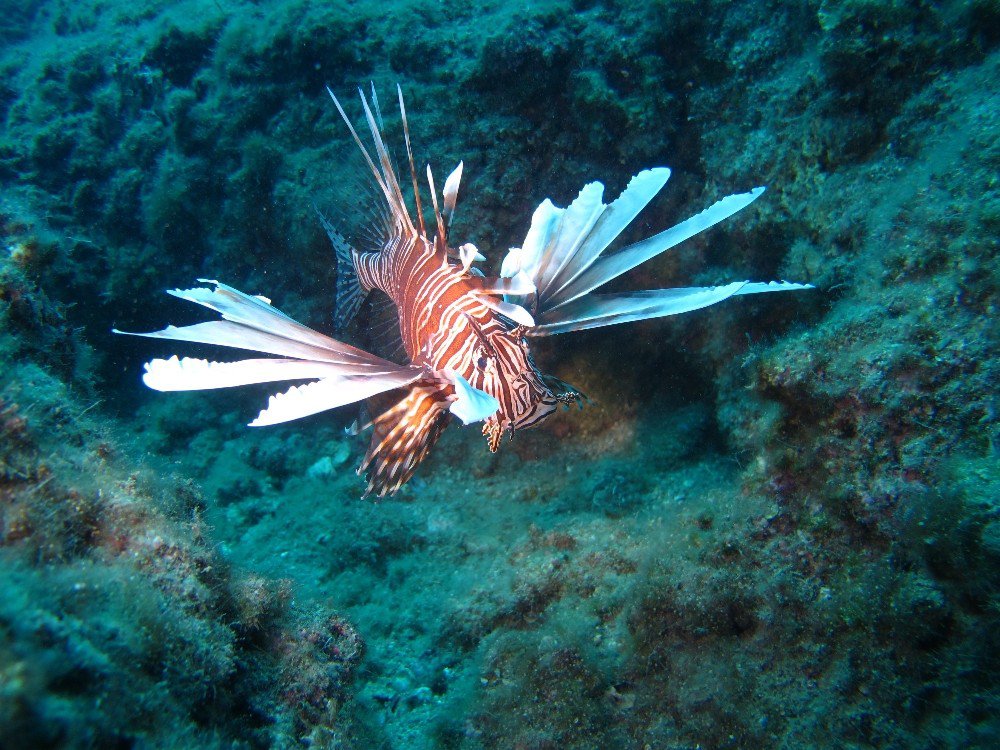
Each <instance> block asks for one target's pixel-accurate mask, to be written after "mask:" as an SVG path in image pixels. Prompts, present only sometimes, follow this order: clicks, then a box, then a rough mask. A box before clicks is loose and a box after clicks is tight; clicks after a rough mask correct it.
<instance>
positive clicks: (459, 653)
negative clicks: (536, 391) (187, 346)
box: [0, 0, 1000, 750]
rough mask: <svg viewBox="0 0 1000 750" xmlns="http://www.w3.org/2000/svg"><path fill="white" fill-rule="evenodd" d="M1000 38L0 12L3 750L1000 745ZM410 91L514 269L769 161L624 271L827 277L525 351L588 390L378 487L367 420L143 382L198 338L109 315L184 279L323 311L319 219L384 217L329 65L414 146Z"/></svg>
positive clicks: (632, 285)
mask: <svg viewBox="0 0 1000 750" xmlns="http://www.w3.org/2000/svg"><path fill="white" fill-rule="evenodd" d="M998 42H1000V7H998V6H997V4H996V3H994V2H991V1H989V0H974V1H968V2H940V3H925V2H892V1H890V0H878V1H876V0H845V1H843V2H814V1H813V0H809V1H807V2H801V3H782V2H749V1H747V2H743V1H739V2H721V1H719V2H716V1H712V2H703V3H694V2H677V1H675V2H556V1H554V0H553V1H551V2H531V3H528V2H524V3H499V2H497V3H488V2H484V3H473V4H466V5H463V6H461V7H452V6H451V5H450V4H441V3H431V2H418V1H416V0H414V1H413V2H394V3H371V2H367V1H361V2H334V3H329V2H307V1H306V0H301V1H300V2H271V3H268V2H242V1H241V0H204V1H203V0H189V1H187V2H157V1H154V0H148V1H143V0H140V1H139V2H130V3H118V2H100V3H99V2H93V3H86V2H81V3H76V4H73V3H67V2H60V1H58V0H35V1H33V2H27V1H22V2H13V1H12V0H0V45H2V46H0V71H2V76H0V116H2V118H3V128H2V131H0V181H2V190H0V233H2V235H3V236H2V240H3V247H2V252H0V572H2V576H0V747H3V748H62V747H68V748H85V747H86V748H105V747H113V748H123V747H135V748H163V747H176V748H201V747H207V748H216V747H217V748H223V747H225V748H232V747H238V748H272V747H273V748H293V747H329V748H385V749H389V748H392V749H393V750H407V749H409V748H414V749H420V748H462V749H463V750H464V749H471V750H478V749H480V748H524V749H531V750H542V749H546V750H547V749H549V748H595V749H596V748H639V749H642V748H647V747H648V748H652V749H656V750H659V749H660V748H663V749H668V748H669V749H671V750H680V749H682V748H696V747H700V748H771V747H774V748H803V747H836V748H868V747H887V748H989V747H995V746H997V745H998V744H1000V724H998V720H997V718H996V717H997V715H998V708H1000V705H998V704H1000V695H998V691H997V688H996V685H997V676H996V675H997V667H998V664H997V658H998V656H997V655H998V654H1000V642H998V637H1000V635H998V634H1000V630H998V626H997V623H998V613H1000V604H998V591H1000V588H998V584H1000V580H998V569H1000V510H998V502H997V500H996V498H997V496H998V490H1000V472H998V447H997V445H998V442H997V441H998V427H997V410H998V404H997V395H996V385H995V384H996V382H998V380H1000V378H998V373H997V369H998V365H997V356H996V355H997V333H996V325H995V323H994V322H993V321H994V319H995V316H996V313H997V301H998V300H997V290H998V283H997V282H998V266H1000V264H998V260H997V258H998V253H997V243H998V240H997V237H998V229H1000V192H998V191H1000V183H998V178H997V175H998V173H1000V146H998V144H1000V138H998V134H1000V114H998V113H1000V95H998V91H997V81H998V80H1000V75H998V72H1000V70H998V68H1000V50H998ZM397 83H399V84H400V85H401V86H402V88H403V91H404V93H405V95H406V103H407V112H408V115H409V124H410V128H411V135H412V138H413V143H414V149H415V151H416V156H417V161H418V164H420V165H422V164H424V163H430V164H431V165H432V166H433V167H434V171H435V176H436V178H437V180H438V183H439V185H440V184H441V183H442V182H443V180H444V178H445V177H446V176H447V174H448V173H449V172H450V171H451V169H452V168H453V167H454V165H455V164H456V163H458V162H459V161H460V160H462V161H464V177H463V185H462V191H461V194H460V198H459V205H458V212H457V214H456V217H455V221H454V225H453V227H452V237H453V238H454V239H455V240H457V243H460V242H465V241H469V242H474V243H475V244H476V246H477V247H478V248H480V250H481V251H482V252H483V253H484V255H486V257H487V262H486V264H485V266H486V267H487V268H492V269H493V270H494V271H495V270H497V268H498V266H499V263H500V260H501V259H502V258H503V256H504V255H505V254H506V252H507V250H508V248H510V247H512V246H515V245H516V244H517V243H520V242H521V240H522V239H523V238H524V236H525V232H526V230H527V228H528V225H529V223H530V220H531V216H532V212H533V211H534V209H535V207H536V206H537V205H538V204H539V203H540V202H541V201H542V200H544V199H545V198H546V197H548V198H551V199H552V201H553V202H555V203H556V204H557V205H560V206H565V205H567V204H568V203H569V202H570V201H572V200H573V198H574V197H575V196H576V195H577V193H578V191H579V190H580V188H581V187H582V186H583V185H584V184H585V183H587V182H590V181H593V180H601V181H602V182H603V183H604V184H605V185H606V186H607V192H608V197H609V198H610V197H613V196H615V195H617V194H618V192H619V191H620V190H621V189H622V188H623V187H624V186H625V185H626V184H627V182H628V180H629V178H630V177H631V176H632V175H634V174H636V173H638V172H639V171H640V170H642V169H645V168H649V167H654V166H664V165H669V166H670V167H671V168H672V169H673V176H672V177H671V180H670V182H669V184H668V185H667V187H666V189H665V190H664V191H663V194H662V195H661V196H659V197H658V198H656V200H655V201H654V202H653V203H651V204H650V205H649V207H648V208H647V209H646V210H645V211H644V212H643V213H642V214H641V215H640V217H639V219H638V221H637V222H636V223H635V226H634V227H633V228H632V229H630V230H629V232H628V233H627V236H626V237H623V241H633V240H636V239H639V238H641V237H646V236H649V235H650V234H652V233H655V232H657V231H660V230H661V229H663V228H665V227H669V226H671V225H672V224H674V223H676V222H677V221H679V220H681V219H684V218H687V217H688V216H691V215H693V214H695V213H697V212H698V211H700V210H702V209H703V208H704V207H706V206H708V205H710V204H711V203H713V202H714V201H715V200H717V199H719V198H721V197H723V196H726V195H730V194H733V193H738V192H742V191H746V190H749V189H750V188H752V187H754V186H757V185H766V186H767V188H768V189H767V192H766V193H765V194H764V195H763V196H762V197H761V198H760V199H758V200H757V201H756V202H755V203H754V204H753V205H752V206H750V207H748V208H747V209H744V210H743V211H742V212H740V213H739V214H738V215H736V216H734V217H733V218H730V219H728V220H727V221H726V222H724V223H722V224H720V225H719V226H718V227H716V228H714V229H712V230H711V231H710V232H707V233H705V234H702V235H698V236H697V237H695V238H693V239H691V240H689V241H688V242H686V243H684V244H682V245H680V246H678V247H677V248H675V249H673V250H672V251H670V252H669V253H667V254H665V255H663V256H661V257H660V258H657V259H656V260H655V261H652V262H651V263H649V264H647V265H644V266H642V267H641V268H639V269H636V270H635V271H633V272H632V273H631V274H630V275H629V276H627V277H626V278H624V279H622V280H621V281H620V282H616V284H617V285H618V286H616V287H615V289H614V291H619V290H627V289H651V288H659V287H669V286H692V285H698V286H704V285H711V284H718V283H723V282H727V281H731V280H733V279H744V278H747V279H750V278H752V279H763V280H769V279H789V280H794V281H802V282H809V283H812V284H814V285H815V286H816V287H817V289H816V290H814V291H812V292H808V293H796V294H790V295H784V294H779V295H757V296H754V297H741V298H739V299H734V300H729V301H727V302H725V303H723V304H721V305H719V306H717V307H712V308H709V309H706V310H701V311H698V312H693V313H690V314H686V315H682V316H677V317H671V318H665V319H662V320H654V321H646V322H642V323H637V324H633V325H627V326H618V327H609V328H605V329H600V330H595V331H588V332H584V333H572V334H566V335H564V336H559V337H555V338H553V339H548V340H543V341H539V342H538V344H537V345H536V346H535V347H534V349H535V355H536V359H537V361H538V364H539V366H540V367H541V369H543V370H544V371H546V372H549V373H552V374H554V375H556V376H557V377H559V378H561V379H563V380H565V381H567V382H569V383H572V384H573V385H574V386H576V387H577V388H579V389H580V390H581V391H582V392H583V393H585V394H587V396H588V397H589V399H590V401H589V402H588V403H587V404H586V405H585V406H584V408H583V409H582V410H577V409H576V408H575V407H574V408H573V409H572V410H569V411H565V412H560V413H559V414H558V415H557V416H555V417H553V418H552V419H550V420H549V421H547V422H546V423H545V424H544V425H542V426H541V427H539V428H537V429H534V430H528V431H524V432H519V433H518V434H517V435H515V437H514V439H513V440H512V441H510V442H508V441H507V440H506V439H505V440H504V443H503V445H502V446H501V448H500V450H499V452H498V453H496V454H491V453H490V452H489V451H488V450H487V447H486V445H485V441H484V439H483V437H482V435H481V434H480V429H479V427H478V426H470V427H466V428H461V427H458V426H451V427H449V429H448V430H447V431H446V433H445V435H444V436H443V438H442V440H441V442H440V443H439V444H438V445H437V446H436V447H435V449H434V451H433V453H432V454H431V456H430V458H429V459H428V460H427V461H426V462H425V463H424V464H422V465H421V466H420V468H419V470H418V471H417V474H416V476H415V477H414V479H413V480H411V481H410V482H409V483H408V484H407V485H405V486H404V488H403V489H402V491H401V492H400V493H398V494H397V495H395V496H393V497H390V498H385V499H382V500H379V501H377V502H376V501H373V500H371V499H362V498H361V495H362V492H363V489H364V484H363V481H362V480H361V479H360V478H359V477H357V476H356V474H355V471H354V470H355V467H356V466H357V465H358V464H359V463H360V461H361V459H362V457H363V456H364V452H365V449H366V440H367V438H366V436H365V435H361V436H352V435H350V434H347V433H346V432H345V428H346V427H347V426H348V425H350V424H351V422H352V421H353V420H354V419H355V418H356V417H357V416H358V411H357V409H356V408H353V407H344V408H342V409H338V410H336V411H334V412H328V413H325V414H320V415H316V416H313V417H310V418H308V419H305V420H301V421H298V422H292V423H289V424H287V425H279V426H275V427H269V428H261V429H249V428H247V427H246V424H247V422H249V421H250V420H252V419H253V418H254V417H255V416H256V415H257V413H258V411H259V410H260V409H261V408H262V407H263V406H264V404H265V403H266V399H267V396H268V395H269V393H270V392H271V390H269V389H268V388H267V387H266V386H264V387H255V388H250V389H248V390H246V391H245V392H244V391H242V390H241V391H236V390H228V389H227V390H221V391H215V392H207V393H191V394H176V393H167V394H164V393H157V392H154V391H151V390H149V389H146V388H144V387H143V385H142V383H141V380H140V376H141V373H142V364H143V363H144V362H145V361H147V360H148V359H150V358H152V357H162V356H169V354H172V353H173V352H174V351H175V350H176V349H175V348H174V347H170V346H167V345H163V344H160V343H157V342H150V341H145V340H140V339H130V338H125V337H117V336H113V335H111V333H110V331H111V329H112V328H113V327H118V328H123V329H127V330H154V329H157V328H160V327H162V326H164V325H165V324H166V323H168V322H170V323H175V324H177V325H181V324H186V323H193V322H196V321H198V320H202V319H204V318H203V317H199V316H198V315H197V313H196V312H195V311H193V310H190V309H186V308H189V307H191V306H189V305H184V304H183V303H180V302H177V301H175V300H173V299H172V298H171V297H169V296H167V295H165V294H163V291H164V290H165V289H170V288H175V287H180V288H188V287H191V286H192V285H193V284H194V282H195V279H197V278H217V279H220V280H223V281H225V282H227V283H230V284H233V285H235V286H236V287H238V288H240V289H244V290H247V291H250V292H253V293H259V294H263V295H266V296H267V297H268V298H270V299H271V300H273V302H274V304H275V305H276V306H278V307H280V308H281V309H282V310H285V311H286V312H288V313H289V314H291V315H292V316H293V317H295V318H296V319H298V320H301V321H303V322H304V323H306V324H308V325H309V326H311V327H313V328H316V329H317V330H320V331H323V332H325V333H327V334H330V335H333V334H334V333H335V331H334V327H333V323H332V314H333V311H334V307H335V301H334V299H333V296H334V289H335V287H336V267H335V262H334V257H333V252H332V250H331V248H330V245H329V242H328V240H327V238H326V235H325V233H324V231H323V228H322V226H321V224H320V222H319V220H318V218H317V215H316V211H317V209H318V210H320V211H322V212H324V214H326V215H329V216H330V217H331V218H333V219H334V220H335V221H336V222H337V223H338V225H339V226H341V227H343V229H344V231H345V232H348V233H352V234H354V235H358V234H361V233H363V231H364V228H365V226H366V225H367V224H369V223H370V222H371V221H372V209H371V199H370V195H369V193H368V192H367V190H366V188H365V187H364V185H363V183H362V182H361V181H360V180H359V175H360V176H363V172H362V171H361V170H360V167H359V163H360V160H359V158H358V155H357V152H356V151H357V150H356V146H355V145H354V143H353V141H352V140H351V138H350V134H349V133H348V132H347V131H346V128H345V127H344V125H343V123H342V121H341V120H340V118H339V115H338V114H337V112H336V109H335V108H334V107H333V105H332V103H331V101H330V99H329V97H328V96H327V94H326V92H325V90H324V86H327V85H329V86H330V88H331V89H332V90H333V91H334V92H335V93H337V95H338V96H339V97H340V98H341V100H342V101H344V102H345V105H346V106H347V108H348V111H349V114H351V115H352V116H353V117H355V118H357V117H358V116H359V115H360V113H361V108H360V104H359V103H358V102H357V101H356V100H355V99H354V98H353V92H354V91H355V89H356V87H358V86H363V87H364V88H365V90H366V91H367V90H368V89H369V86H370V85H374V87H375V89H376V90H377V91H378V92H379V93H380V95H381V100H382V105H383V106H382V109H383V114H384V116H385V120H386V131H387V133H388V134H389V137H390V142H391V145H392V146H393V148H394V149H401V144H402V139H401V134H400V129H399V125H400V123H399V118H398V116H397V114H396V112H395V107H393V106H389V104H390V103H394V87H395V85H396V84H397ZM404 153H405V152H404V151H402V150H399V151H397V152H396V156H397V158H399V156H400V155H402V154H404ZM457 243H456V244H457ZM366 316H367V317H366ZM377 317H378V316H377V311H376V310H367V309H366V310H364V311H363V315H362V318H361V319H360V320H359V323H358V324H357V325H356V326H355V327H354V328H352V329H351V330H350V331H349V332H346V333H345V334H343V335H344V336H349V337H350V339H351V340H352V341H354V342H355V343H358V344H359V345H367V344H368V343H369V342H370V338H371V337H370V330H369V329H370V328H371V326H372V325H373V324H374V321H375V319H376V318H377ZM337 335H338V336H339V335H341V334H337ZM188 353H192V354H193V355H194V356H206V357H217V356H219V354H218V352H212V351H209V350H208V349H207V348H205V349H204V350H201V349H198V348H197V347H195V348H193V352H188ZM990 383H994V385H993V386H990V385H989V384H990Z"/></svg>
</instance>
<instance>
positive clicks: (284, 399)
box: [115, 281, 424, 426]
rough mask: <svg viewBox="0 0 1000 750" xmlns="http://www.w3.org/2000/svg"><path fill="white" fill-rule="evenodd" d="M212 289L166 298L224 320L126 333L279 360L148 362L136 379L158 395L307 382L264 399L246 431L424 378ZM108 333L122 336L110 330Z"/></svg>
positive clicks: (247, 298)
mask: <svg viewBox="0 0 1000 750" xmlns="http://www.w3.org/2000/svg"><path fill="white" fill-rule="evenodd" d="M209 283H212V284H214V285H215V288H214V289H208V288H203V287H199V288H195V289H183V290H181V289H174V290H171V291H170V294H172V295H174V296H175V297H179V298H180V299H185V300H188V301H190V302H195V303H197V304H200V305H203V306H205V307H208V308H210V309H212V310H215V311H216V312H218V313H220V314H221V315H222V316H223V318H224V320H213V321H208V322H205V323H196V324H195V325H190V326H183V327H180V328H178V327H176V326H167V327H166V328H165V329H163V330H162V331H153V332H150V333H131V334H129V335H132V336H145V337H148V338H157V339H172V340H176V341H190V342H195V343H201V344H214V345H217V346H226V347H232V348H236V349H246V350H250V351H257V352H263V353H266V354H276V355H279V356H280V357H282V359H260V358H255V359H245V360H241V361H238V362H209V361H207V360H204V359H190V358H184V359H178V358H177V357H171V358H170V359H154V360H152V361H150V362H148V363H147V364H146V373H145V375H144V376H143V381H144V382H145V383H146V385H148V386H149V387H150V388H154V389H156V390H160V391H193V390H208V389H214V388H230V387H236V386H241V385H250V384H253V383H267V382H274V381H281V380H315V382H313V383H308V384H305V385H301V386H293V387H292V388H291V389H289V390H288V391H286V392H285V393H281V394H277V395H275V396H272V397H271V399H270V401H269V404H268V407H267V408H266V409H265V410H264V411H262V412H261V413H260V416H258V417H257V419H255V420H254V421H253V422H252V423H251V425H252V426H261V425H269V424H278V423H279V422H287V421H289V420H292V419H299V418H301V417H305V416H309V415H311V414H316V413H318V412H321V411H326V410H327V409H333V408H336V407H338V406H344V405H345V404H350V403H354V402H355V401H360V400H361V399H364V398H368V397H369V396H372V395H375V394H377V393H382V392H384V391H389V390H393V389H395V388H401V387H403V386H405V385H408V384H410V383H412V382H414V381H416V380H418V379H419V378H421V377H423V376H424V371H423V370H422V369H421V368H418V367H409V366H403V365H397V364H394V363H392V362H389V361H388V360H385V359H382V358H380V357H376V356H375V355H374V354H369V353H368V352H365V351H362V350H361V349H357V348H356V347H353V346H349V345H348V344H345V343H343V342H340V341H337V340H336V339H332V338H330V337H329V336H324V335H323V334H321V333H319V332H317V331H313V330H312V329H310V328H307V327H306V326H304V325H302V324H301V323H298V322H296V321H294V320H292V318H290V317H288V316H287V315H285V313H283V312H281V311H280V310H278V309H276V308H274V307H272V306H271V305H270V304H269V303H268V302H266V301H265V300H264V299H263V298H260V297H254V296H251V295H248V294H244V293H243V292H241V291H239V290H237V289H234V288H233V287H229V286H226V285H225V284H220V283H219V282H216V281H212V282H209ZM115 333H126V332H125V331H118V330H116V331H115Z"/></svg>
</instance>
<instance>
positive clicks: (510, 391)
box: [475, 326, 583, 451]
mask: <svg viewBox="0 0 1000 750" xmlns="http://www.w3.org/2000/svg"><path fill="white" fill-rule="evenodd" d="M523 330H524V329H523V328H522V327H520V326H518V327H516V328H514V329H513V330H511V331H503V332H496V333H494V334H493V335H492V336H490V337H489V338H490V341H489V343H490V345H491V346H490V347H489V349H487V348H486V347H483V348H481V349H480V350H479V351H478V352H477V361H476V363H475V364H476V370H477V373H476V374H477V376H478V377H477V378H476V381H477V382H478V383H480V385H479V387H481V388H482V389H483V390H484V391H486V392H487V393H490V394H492V395H493V396H494V397H495V398H496V399H497V401H499V402H500V408H499V409H498V410H497V413H496V414H494V415H493V416H492V417H490V418H489V419H488V420H486V423H485V425H484V426H483V434H485V435H486V436H487V437H488V439H489V445H490V450H493V451H495V450H496V449H497V447H498V446H499V444H500V438H501V437H503V435H504V433H506V432H513V431H514V430H522V429H526V428H528V427H533V426H535V425H537V424H539V423H540V422H542V421H543V420H544V419H545V418H546V417H548V416H549V415H550V414H552V412H554V411H555V410H556V407H558V406H559V404H561V403H563V404H569V403H575V402H578V401H580V400H582V399H583V396H582V394H580V393H579V392H578V391H576V390H575V389H574V388H573V387H572V386H570V385H568V384H566V383H564V382H562V381H561V380H559V379H558V378H554V377H552V376H549V375H544V374H543V373H541V372H540V371H539V370H538V368H537V367H536V366H535V362H534V360H533V359H532V357H531V352H530V351H529V350H528V344H527V340H526V339H525V337H524V334H523ZM490 350H491V351H490Z"/></svg>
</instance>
